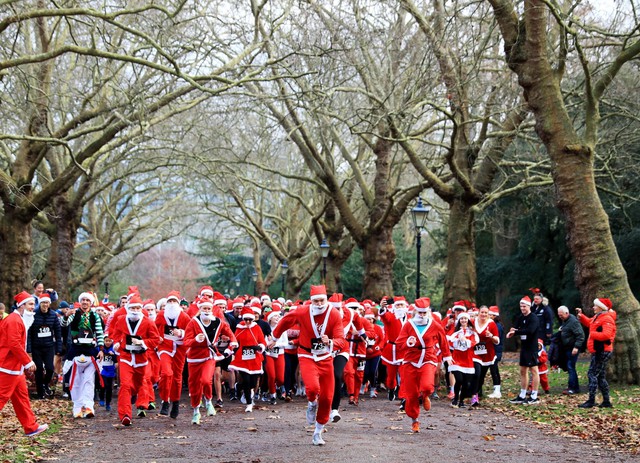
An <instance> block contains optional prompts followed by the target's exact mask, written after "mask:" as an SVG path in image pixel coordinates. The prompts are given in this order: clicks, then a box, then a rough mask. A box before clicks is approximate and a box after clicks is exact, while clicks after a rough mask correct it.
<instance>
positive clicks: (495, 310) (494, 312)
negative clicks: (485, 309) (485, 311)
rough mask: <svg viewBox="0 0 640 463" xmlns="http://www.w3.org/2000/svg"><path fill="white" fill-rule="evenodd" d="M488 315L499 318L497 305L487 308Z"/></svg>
mask: <svg viewBox="0 0 640 463" xmlns="http://www.w3.org/2000/svg"><path fill="white" fill-rule="evenodd" d="M489 315H493V316H494V317H497V316H499V315H500V307H498V306H497V305H492V306H491V307H489Z"/></svg>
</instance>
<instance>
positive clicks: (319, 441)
mask: <svg viewBox="0 0 640 463" xmlns="http://www.w3.org/2000/svg"><path fill="white" fill-rule="evenodd" d="M312 442H313V445H324V444H325V441H324V439H323V438H322V433H321V432H314V433H313V440H312Z"/></svg>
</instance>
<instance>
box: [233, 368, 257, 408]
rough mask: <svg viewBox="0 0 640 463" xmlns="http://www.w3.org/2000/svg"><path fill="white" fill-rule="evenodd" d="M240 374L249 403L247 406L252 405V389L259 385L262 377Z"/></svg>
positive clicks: (245, 373) (241, 372) (242, 372)
mask: <svg viewBox="0 0 640 463" xmlns="http://www.w3.org/2000/svg"><path fill="white" fill-rule="evenodd" d="M238 373H240V377H241V378H242V391H243V392H244V398H245V400H246V401H247V405H248V404H252V403H253V396H252V395H251V389H255V387H256V386H257V385H258V380H259V379H260V375H259V374H257V375H252V374H249V373H247V372H246V371H239V372H238Z"/></svg>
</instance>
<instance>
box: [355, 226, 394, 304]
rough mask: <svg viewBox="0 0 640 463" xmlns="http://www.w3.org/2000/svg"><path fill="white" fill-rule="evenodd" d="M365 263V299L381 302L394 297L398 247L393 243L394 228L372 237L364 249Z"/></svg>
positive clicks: (382, 230)
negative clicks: (394, 273) (388, 297)
mask: <svg viewBox="0 0 640 463" xmlns="http://www.w3.org/2000/svg"><path fill="white" fill-rule="evenodd" d="M362 259H363V261H364V282H363V288H362V296H363V298H368V299H373V300H374V301H376V300H379V299H380V298H381V297H382V296H390V295H393V262H394V261H395V259H396V247H395V245H394V243H393V227H383V228H381V229H380V230H379V232H378V233H375V234H373V235H370V236H369V237H368V238H367V239H366V241H365V243H364V246H363V247H362Z"/></svg>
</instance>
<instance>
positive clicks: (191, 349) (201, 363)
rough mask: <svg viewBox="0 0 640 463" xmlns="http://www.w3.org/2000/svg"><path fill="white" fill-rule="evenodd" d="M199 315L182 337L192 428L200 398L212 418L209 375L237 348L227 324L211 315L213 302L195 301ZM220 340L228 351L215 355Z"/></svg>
mask: <svg viewBox="0 0 640 463" xmlns="http://www.w3.org/2000/svg"><path fill="white" fill-rule="evenodd" d="M196 304H197V305H198V309H199V311H200V315H196V316H195V317H193V318H192V319H191V321H190V322H189V325H187V330H186V333H185V335H184V345H185V347H186V348H187V363H188V364H189V395H190V397H191V408H193V418H192V420H191V422H192V423H193V424H196V425H199V424H200V418H201V416H200V401H201V400H202V397H203V396H204V401H205V407H206V409H207V416H213V415H215V414H216V409H215V407H214V406H213V402H212V400H213V382H212V381H213V373H214V370H215V362H216V360H217V359H218V360H221V359H224V358H227V357H230V356H231V355H232V354H233V350H232V349H234V348H236V347H238V343H237V341H236V338H235V336H234V335H233V331H231V328H230V327H229V324H228V323H226V322H224V320H223V319H220V318H218V317H216V316H214V315H213V301H212V300H211V299H210V298H204V299H198V300H196ZM220 336H226V337H228V338H229V340H230V341H229V347H228V348H227V349H226V350H225V351H224V352H218V351H217V349H216V345H217V343H218V339H219V338H220Z"/></svg>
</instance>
